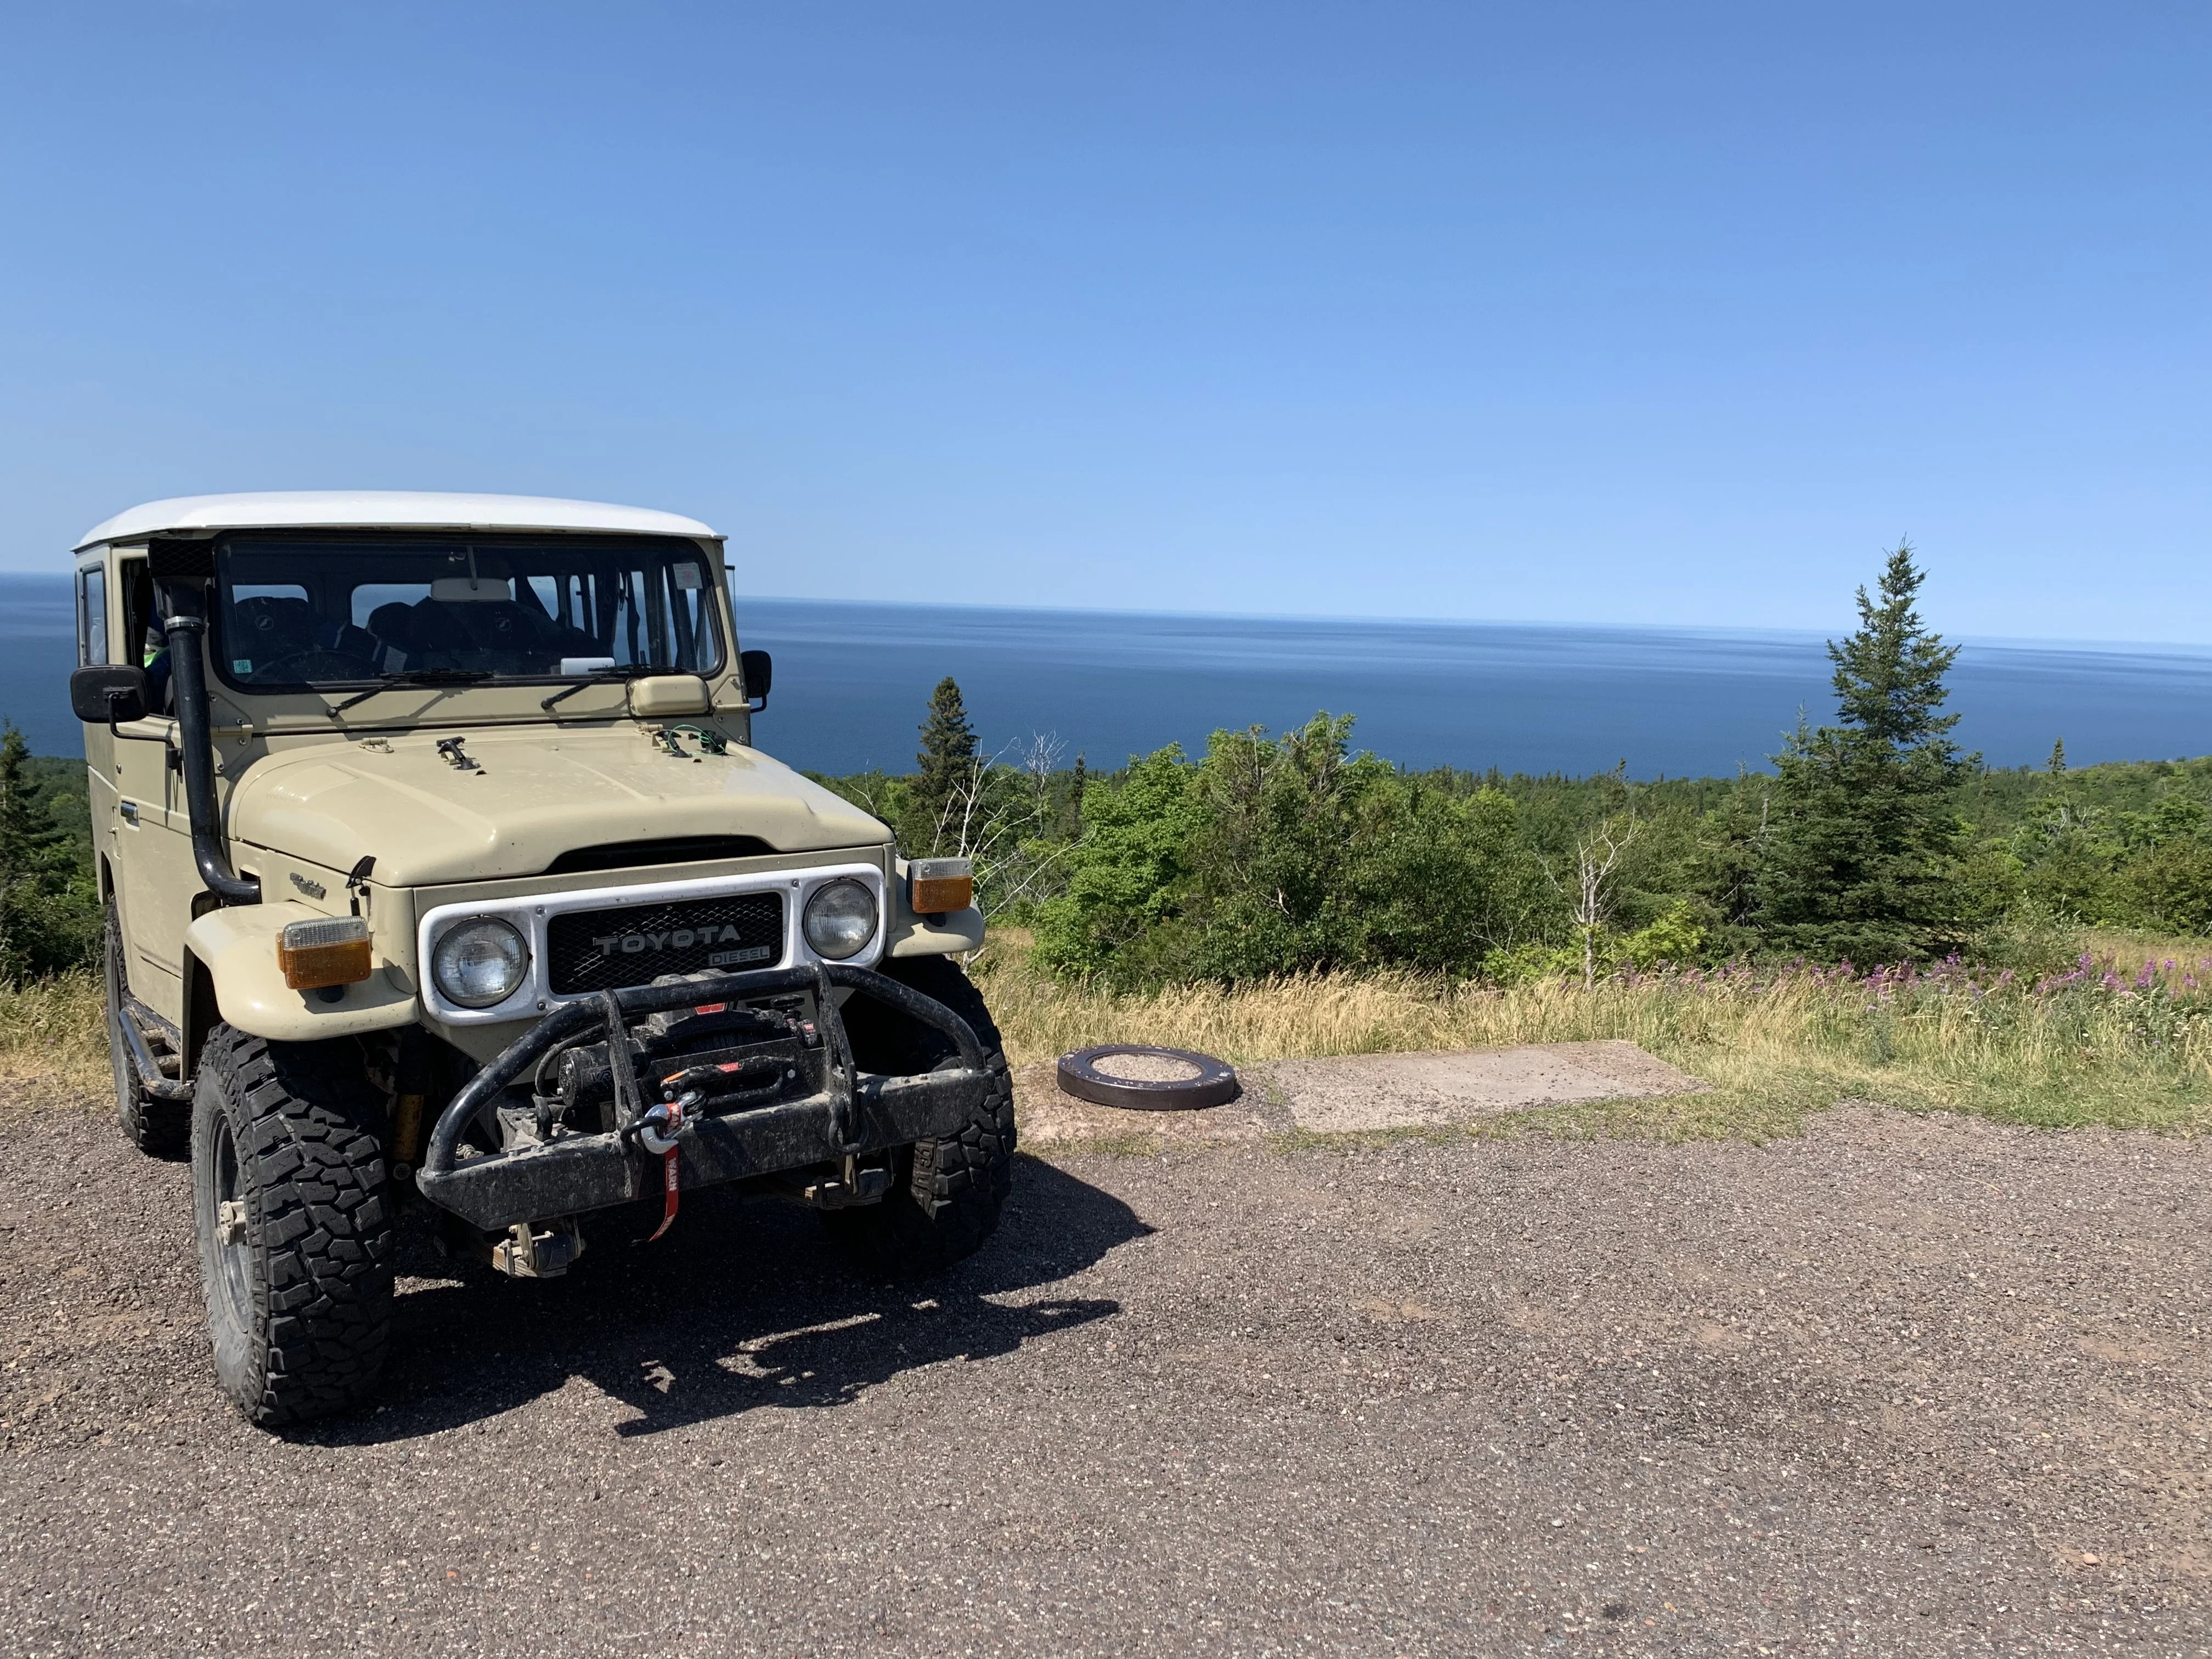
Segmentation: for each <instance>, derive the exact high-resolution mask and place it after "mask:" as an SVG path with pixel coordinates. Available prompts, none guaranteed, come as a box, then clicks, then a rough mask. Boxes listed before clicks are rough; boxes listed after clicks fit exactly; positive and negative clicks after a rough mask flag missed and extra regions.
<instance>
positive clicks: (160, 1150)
mask: <svg viewBox="0 0 2212 1659" xmlns="http://www.w3.org/2000/svg"><path fill="white" fill-rule="evenodd" d="M100 966H101V970H102V972H101V979H102V981H103V982H104V984H105V986H106V992H107V1058H108V1062H109V1064H110V1065H111V1066H112V1068H113V1070H114V1073H115V1118H116V1121H117V1122H118V1123H120V1124H121V1125H122V1126H123V1138H124V1139H125V1140H127V1141H129V1142H130V1143H131V1145H132V1146H136V1147H137V1149H138V1150H139V1151H140V1152H144V1153H146V1154H147V1155H149V1157H153V1158H182V1157H184V1155H185V1152H187V1151H189V1150H190V1149H191V1139H192V1103H191V1102H190V1101H189V1100H149V1099H147V1098H146V1091H145V1090H144V1089H143V1087H141V1086H140V1085H141V1081H142V1079H140V1077H139V1075H138V1062H137V1060H136V1059H135V1058H134V1057H133V1056H132V1054H131V1045H130V1044H129V1043H128V1042H125V1041H124V1038H123V1022H124V1021H125V1020H126V1019H128V1018H131V1016H130V1015H128V1014H126V1013H125V1012H123V998H124V996H125V994H126V993H127V992H128V991H129V990H130V988H131V975H130V973H129V971H128V969H127V968H126V967H125V961H124V952H123V929H122V927H121V926H120V924H119V922H118V918H117V916H116V914H115V901H114V900H113V899H112V898H111V899H109V900H108V901H107V928H106V934H105V936H104V938H103V939H102V940H101V945H100Z"/></svg>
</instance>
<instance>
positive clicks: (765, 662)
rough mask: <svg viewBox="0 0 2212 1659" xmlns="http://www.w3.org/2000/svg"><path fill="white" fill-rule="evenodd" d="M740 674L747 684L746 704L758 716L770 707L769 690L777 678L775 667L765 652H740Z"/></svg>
mask: <svg viewBox="0 0 2212 1659" xmlns="http://www.w3.org/2000/svg"><path fill="white" fill-rule="evenodd" d="M738 675H739V677H740V678H743V679H744V683H745V702H747V703H748V704H750V706H751V708H752V709H753V712H754V713H756V714H758V713H759V712H760V711H761V710H762V709H763V708H767V707H768V688H769V684H770V683H771V682H772V681H773V680H774V679H775V664H774V663H773V662H771V661H769V654H768V653H767V652H765V651H740V652H738Z"/></svg>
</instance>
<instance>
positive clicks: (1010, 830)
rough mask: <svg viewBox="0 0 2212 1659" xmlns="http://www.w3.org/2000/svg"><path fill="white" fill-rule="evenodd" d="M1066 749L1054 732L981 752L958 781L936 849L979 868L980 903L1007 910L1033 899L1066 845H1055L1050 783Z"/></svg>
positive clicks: (942, 815)
mask: <svg viewBox="0 0 2212 1659" xmlns="http://www.w3.org/2000/svg"><path fill="white" fill-rule="evenodd" d="M1066 749H1067V745H1066V744H1065V743H1063V742H1061V740H1060V738H1058V737H1057V736H1056V735H1054V734H1053V733H1050V732H1042V733H1037V732H1032V733H1031V734H1030V737H1029V738H1027V739H1026V740H1025V741H1023V742H1018V743H1012V744H1007V745H1006V747H1005V748H1003V749H1000V750H996V751H995V752H994V753H991V754H987V755H977V756H976V757H975V758H974V760H972V761H971V762H969V763H968V764H967V765H966V766H965V767H963V769H961V771H960V773H959V775H957V778H956V779H955V780H954V781H953V785H952V788H951V792H950V793H949V794H948V795H947V797H946V799H945V805H944V806H943V808H942V809H941V810H940V811H939V815H938V823H937V831H938V834H937V845H938V846H939V847H941V848H946V849H947V850H948V851H949V852H950V853H951V855H953V856H955V857H959V858H967V859H972V860H975V891H976V895H977V902H978V903H980V904H981V905H982V906H983V908H984V909H985V910H986V911H996V910H1005V909H1006V908H1010V907H1012V906H1013V905H1016V904H1018V903H1020V902H1022V901H1023V900H1024V899H1026V898H1030V897H1032V896H1036V892H1037V890H1038V889H1039V888H1040V887H1041V886H1042V884H1043V883H1044V882H1045V881H1046V879H1047V878H1048V877H1049V875H1050V874H1051V873H1052V872H1053V871H1054V869H1055V868H1056V867H1057V866H1059V864H1060V861H1061V860H1063V859H1065V858H1066V855H1067V852H1068V848H1066V846H1064V845H1058V844H1055V843H1054V841H1053V837H1052V836H1051V833H1050V832H1051V829H1052V828H1053V821H1054V819H1053V811H1052V804H1053V802H1052V780H1053V775H1054V773H1055V772H1056V771H1058V770H1059V769H1060V757H1061V756H1062V755H1064V754H1065V753H1066Z"/></svg>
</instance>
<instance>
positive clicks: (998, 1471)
mask: <svg viewBox="0 0 2212 1659" xmlns="http://www.w3.org/2000/svg"><path fill="white" fill-rule="evenodd" d="M2208 1176H2212V1148H2206V1147H2203V1146H2195V1145H2191V1144H2190V1143H2187V1142H2179V1141H2166V1140H2157V1139H2149V1138H2146V1137H2136V1136H2126V1135H2118V1134H2101V1133H2070V1134H2039V1133H2027V1132H2022V1131H2014V1130H2005V1129H1999V1128H1993V1127H1988V1126H1985V1125H1980V1124H1975V1123H1971V1122H1966V1121H1956V1120H1950V1119H1944V1118H1914V1117H1907V1116H1904V1115H1894V1114H1889V1113H1883V1112H1877V1111H1872V1110H1854V1109H1847V1110H1839V1111H1837V1112H1833V1113H1831V1114H1828V1115H1826V1116H1825V1117H1823V1118H1821V1119H1820V1120H1818V1121H1816V1123H1815V1126H1814V1128H1813V1129H1812V1131H1811V1132H1810V1133H1808V1135H1807V1136H1806V1137H1805V1138H1804V1139H1801V1140H1796V1141H1789V1142H1783V1143H1778V1144H1775V1145H1771V1146H1765V1147H1752V1146H1729V1145H1717V1144H1711V1143H1705V1144H1693V1145H1687V1146H1650V1145H1641V1144H1630V1143H1623V1142H1600V1143H1594V1144H1563V1143H1556V1142H1550V1141H1534V1140H1531V1141H1526V1142H1512V1143H1499V1142H1487V1143H1461V1144H1454V1145H1449V1146H1434V1145H1406V1146H1395V1147H1390V1148H1386V1149H1382V1150H1374V1149H1369V1150H1362V1151H1346V1152H1335V1151H1301V1152H1293V1153H1279V1152H1269V1151H1267V1150H1265V1149H1264V1148H1259V1147H1253V1146H1227V1147H1221V1148H1215V1149H1212V1150H1207V1151H1200V1152H1170V1153H1167V1154H1164V1155H1162V1156H1157V1157H1130V1156H1114V1155H1109V1154H1104V1153H1091V1154H1074V1153H1059V1152H1056V1153H1054V1155H1053V1158H1052V1161H1050V1162H1046V1161H1042V1160H1037V1159H1031V1158H1024V1160H1023V1161H1022V1164H1021V1167H1020V1170H1019V1173H1018V1178H1017V1180H1016V1183H1015V1199H1014V1208H1013V1211H1012V1214H1011V1215H1010V1217H1009V1219H1008V1224H1007V1225H1006V1229H1005V1230H1004V1231H1002V1233H1001V1234H1000V1237H999V1238H998V1239H997V1240H996V1241H995V1242H994V1243H993V1244H992V1245H991V1246H990V1247H989V1248H988V1249H987V1250H986V1251H985V1253H984V1254H983V1255H981V1256H980V1257H979V1258H977V1259H976V1260H975V1261H973V1262H971V1263H969V1265H968V1266H967V1267H965V1268H963V1270H962V1271H960V1272H959V1273H957V1274H955V1275H953V1276H952V1277H951V1278H949V1279H945V1280H942V1281H939V1282H937V1283H934V1284H932V1285H927V1286H924V1287H920V1288H914V1289H908V1290H894V1289H890V1288H887V1287H884V1286H882V1285H876V1284H872V1283H870V1282H867V1281H866V1280H863V1279H856V1278H854V1277H852V1276H850V1275H848V1274H847V1273H844V1272H843V1271H842V1270H841V1269H840V1268H839V1267H837V1266H836V1264H835V1262H834V1261H832V1259H831V1258H830V1257H829V1255H828V1254H827V1253H826V1251H825V1250H824V1249H823V1247H822V1245H821V1243H820V1242H819V1239H818V1237H817V1227H816V1225H815V1222H814V1218H812V1217H811V1216H809V1215H807V1214H805V1213H804V1212H799V1211H796V1210H790V1209H784V1208H778V1207H770V1206H744V1205H738V1204H728V1203H726V1204H720V1205H712V1204H709V1203H708V1202H707V1201H706V1200H705V1199H704V1197H703V1195H702V1197H701V1198H700V1199H699V1200H687V1201H686V1203H685V1205H684V1214H683V1218H682V1219H681V1220H680V1221H679V1222H678V1230H677V1231H676V1233H675V1234H673V1235H672V1236H671V1238H670V1239H669V1240H666V1241H664V1242H663V1243H662V1244H660V1245H658V1246H655V1247H653V1248H652V1249H649V1250H647V1249H637V1250H633V1249H628V1248H625V1247H623V1246H620V1245H611V1246H607V1247H604V1248H602V1249H599V1251H598V1252H597V1253H596V1254H595V1255H593V1256H592V1257H590V1258H587V1260H586V1262H585V1263H584V1264H583V1265H582V1266H581V1267H580V1268H579V1270H578V1271H577V1272H576V1273H575V1274H574V1275H573V1276H572V1277H571V1278H569V1279H567V1280H564V1281H560V1282H556V1283H551V1284H547V1285H528V1284H507V1283H505V1282H502V1281H500V1280H497V1279H493V1278H492V1277H490V1276H489V1274H488V1273H477V1272H475V1271H473V1270H471V1271H469V1272H466V1273H456V1272H453V1270H451V1269H449V1268H448V1267H447V1266H446V1265H445V1264H444V1263H442V1262H441V1261H440V1259H439V1258H437V1257H436V1256H435V1255H433V1254H432V1253H431V1252H430V1251H429V1250H428V1248H427V1245H426V1244H425V1243H423V1241H422V1238H421V1237H415V1238H414V1239H412V1240H411V1241H410V1243H409V1246H408V1249H407V1255H406V1261H405V1263H404V1267H405V1272H406V1274H407V1277H405V1279H404V1280H403V1284H402V1294H401V1296H400V1298H399V1309H400V1312H399V1336H398V1349H397V1353H396V1358H395V1363H394V1364H393V1365H392V1370H391V1371H390V1373H389V1375H388V1376H387V1378H386V1388H385V1391H384V1396H383V1403H382V1404H381V1405H380V1407H377V1408H376V1409H374V1411H373V1412H371V1413H368V1414H365V1415H362V1416H360V1417H358V1418H356V1419H351V1420H348V1421H343V1422H339V1423H335V1424H326V1425H319V1426H318V1427H316V1428H314V1429H313V1430H310V1431H304V1432H301V1433H298V1434H295V1435H292V1436H289V1437H271V1436H269V1435H264V1434H262V1433H258V1432H257V1431H253V1430H251V1429H248V1428H246V1426H244V1425H242V1424H241V1423H240V1422H239V1421H238V1420H237V1419H235V1418H234V1417H233V1416H232V1415H231V1414H230V1413H229V1412H228V1409H227V1408H226V1407H224V1406H223V1405H222V1403H221V1402H220V1401H219V1400H218V1399H217V1398H216V1395H215V1392H214V1389H213V1388H212V1386H211V1383H210V1379H209V1373H208V1366H207V1360H206V1355H205V1352H204V1340H203V1338H202V1335H201V1322H200V1321H201V1316H200V1310H199V1305H198V1285H197V1274H196V1270H195V1268H194V1267H193V1264H192V1260H191V1243H190V1231H189V1226H188V1198H187V1192H186V1183H185V1175H184V1172H183V1170H180V1169H179V1167H177V1166H175V1165H173V1164H158V1163H152V1162H149V1161H147V1160H144V1159H142V1158H139V1157H138V1156H137V1154H135V1153H133V1152H130V1151H129V1150H128V1149H127V1148H126V1147H125V1146H124V1145H123V1144H122V1142H121V1140H120V1139H118V1136H117V1134H116V1133H115V1131H114V1129H113V1128H112V1126H111V1125H110V1124H108V1123H106V1122H105V1121H88V1120H85V1119H82V1118H80V1117H79V1116H77V1115H76V1114H75V1112H74V1111H73V1110H70V1109H63V1110H61V1111H58V1112H56V1111H52V1110H49V1111H48V1113H47V1114H46V1115H44V1116H42V1117H41V1118H40V1119H38V1120H36V1121H34V1122H33V1123H32V1124H30V1125H28V1126H21V1125H19V1126H18V1127H14V1128H11V1129H9V1130H7V1131H5V1132H0V1363H4V1367H5V1370H4V1372H0V1417H4V1419H5V1423H4V1425H0V1513H4V1515H5V1516H6V1520H7V1525H6V1527H5V1529H4V1534H0V1553H4V1557H5V1559H4V1561H0V1650H4V1651H6V1652H8V1653H9V1654H15V1655H80V1654H92V1653H129V1654H133V1655H184V1654H191V1655H253V1656H258V1655H272V1656H276V1655H285V1656H289V1655H318V1656H320V1655H333V1656H342V1655H368V1654H394V1655H398V1654H405V1655H410V1656H416V1655H467V1656H480V1655H492V1654H517V1655H520V1654H529V1655H533V1656H535V1655H567V1654H594V1655H596V1654H632V1653H635V1654H641V1655H653V1656H664V1655H668V1656H675V1655H693V1654H699V1655H707V1654H713V1655H724V1654H755V1653H758V1654H777V1655H782V1654H808V1655H814V1654H845V1653H860V1652H866V1653H916V1654H969V1653H974V1654H1009V1655H1012V1654H1019V1655H1024V1656H1034V1655H1060V1654H1098V1655H1109V1654H1110V1655H1131V1654H1144V1655H1154V1654H1159V1655H1165V1654H1218V1655H1231V1654H1239V1655H1241V1654H1255V1655H1258V1654H1347V1655H1363V1656H1364V1655H1426V1654H1440V1655H1442V1654H1450V1655H1465V1654H1521V1653H1544V1652H1553V1651H1557V1652H1569V1653H1571V1652H1585V1653H1606V1654H1615V1653H1618V1654H1642V1653H1650V1654H1705V1653H1716V1654H1717V1653H1730V1654H1735V1653H1775V1654H1828V1653H1861V1654H1870V1655H1871V1654H1879V1655H1884V1656H1891V1655H1909V1654H1930V1655H1936V1654H1941V1655H1960V1654H1976V1653H2001V1654H2024V1653H2036V1654H2040V1653H2066V1654H2072V1653H2097V1654H2101V1653H2122V1652H2124V1653H2129V1654H2136V1655H2158V1656H2166V1655H2182V1654H2198V1653H2205V1652H2208V1651H2212V1637H2209V1636H2208V1632H2212V1607H2209V1606H2208V1604H2209V1603H2212V1534H2208V1528H2207V1478H2208V1467H2212V1450H2209V1449H2208V1444H2207V1436H2208V1435H2212V1420H2208V1416H2207V1411H2206V1407H2207V1400H2208V1384H2209V1383H2212V1373H2208V1367H2207V1364H2206V1361H2205V1357H2204V1345H2203V1340H2202V1336H2201V1334H2202V1332H2203V1330H2204V1329H2205V1328H2212V1277H2208V1274H2207V1272H2206V1251H2205V1242H2206V1239H2207V1237H2208V1229H2212V1184H2208V1180H2207V1177H2208Z"/></svg>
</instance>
